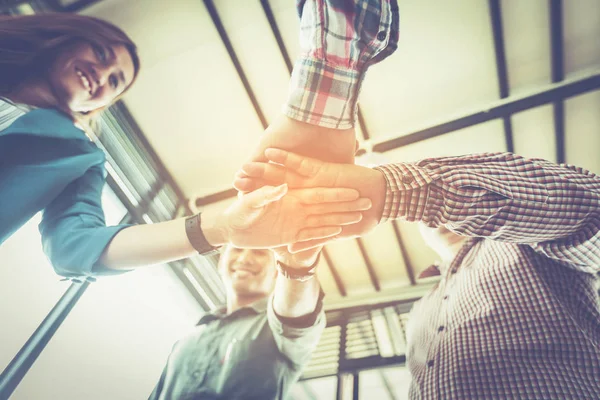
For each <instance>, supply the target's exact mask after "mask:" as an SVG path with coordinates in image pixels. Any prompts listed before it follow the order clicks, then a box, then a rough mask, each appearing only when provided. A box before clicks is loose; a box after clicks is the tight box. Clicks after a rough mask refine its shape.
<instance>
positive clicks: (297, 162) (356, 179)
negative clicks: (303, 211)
mask: <svg viewBox="0 0 600 400" xmlns="http://www.w3.org/2000/svg"><path fill="white" fill-rule="evenodd" d="M264 155H265V158H266V159H267V160H268V161H269V162H268V163H267V162H250V163H247V164H245V165H244V166H243V167H242V170H241V171H240V172H239V173H238V174H237V176H236V179H235V181H234V187H235V188H236V189H238V190H239V191H242V192H251V191H253V190H257V189H258V188H261V187H265V185H280V184H284V183H285V184H287V185H288V186H289V187H290V188H314V187H319V188H321V190H325V189H326V188H329V190H332V191H333V192H332V193H331V194H330V195H333V193H344V192H345V191H346V190H351V189H354V190H356V193H360V195H361V196H363V197H365V198H370V199H371V200H372V204H373V207H371V208H369V209H363V210H361V211H363V212H362V219H360V220H354V221H352V222H350V223H346V224H339V226H340V229H339V231H338V232H337V233H333V232H334V230H333V229H331V230H327V231H326V232H319V233H321V234H316V233H317V232H316V231H315V232H311V234H310V235H306V234H305V235H303V236H302V239H299V240H302V241H300V242H298V243H294V244H293V245H291V246H290V247H289V249H290V251H292V252H297V251H301V250H304V249H308V248H311V247H315V246H320V245H322V244H324V243H326V242H327V241H329V240H331V238H332V237H333V236H335V237H336V238H341V237H353V236H360V235H363V234H365V233H367V232H368V231H370V230H371V229H373V228H374V227H375V226H376V225H377V224H378V223H379V220H380V219H381V214H382V212H383V203H384V200H385V178H384V177H383V174H382V173H381V172H379V171H377V170H374V169H371V168H366V167H361V166H358V165H353V164H334V163H328V162H323V161H320V160H316V159H313V158H308V157H303V156H300V155H298V154H294V153H290V152H288V151H285V150H280V149H267V150H265V153H264ZM343 188H346V189H343ZM258 190H262V189H258ZM253 193H255V192H253ZM315 205H316V204H314V203H313V206H315ZM338 222H339V221H338ZM305 233H306V232H305ZM309 236H312V239H308V237H309ZM318 236H321V237H318Z"/></svg>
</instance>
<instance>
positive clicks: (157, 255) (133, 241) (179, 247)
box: [100, 212, 226, 269]
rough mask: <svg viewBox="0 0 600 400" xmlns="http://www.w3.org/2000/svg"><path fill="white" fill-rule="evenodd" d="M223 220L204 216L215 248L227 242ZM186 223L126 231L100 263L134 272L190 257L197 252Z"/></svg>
mask: <svg viewBox="0 0 600 400" xmlns="http://www.w3.org/2000/svg"><path fill="white" fill-rule="evenodd" d="M219 216H220V214H218V213H213V212H206V213H203V214H202V220H201V221H202V232H203V233H204V236H205V237H206V239H207V241H208V242H209V243H210V244H211V245H213V246H220V245H222V244H224V243H225V242H226V238H225V237H224V235H223V230H222V229H221V228H219V227H218V226H217V225H218V222H217V220H218V218H219ZM185 219H186V218H178V219H174V220H171V221H166V222H160V223H156V224H148V225H137V226H132V227H129V228H126V229H123V230H122V231H120V232H119V233H117V234H116V235H115V237H114V238H113V240H112V241H111V242H110V243H109V244H108V246H107V247H106V249H105V250H104V253H103V254H102V256H101V258H100V263H101V264H102V265H104V266H106V267H108V268H111V269H131V268H136V267H142V266H146V265H153V264H162V263H166V262H171V261H175V260H180V259H182V258H186V257H190V256H191V255H193V254H194V253H196V250H195V249H194V247H193V246H192V244H191V243H190V241H189V239H188V237H187V234H186V231H185Z"/></svg>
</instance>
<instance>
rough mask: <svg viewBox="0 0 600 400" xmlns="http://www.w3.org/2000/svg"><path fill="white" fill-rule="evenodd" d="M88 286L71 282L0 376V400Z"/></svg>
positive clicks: (18, 379) (34, 359)
mask: <svg viewBox="0 0 600 400" xmlns="http://www.w3.org/2000/svg"><path fill="white" fill-rule="evenodd" d="M89 285H90V282H88V281H84V282H83V283H78V282H73V283H72V284H71V286H69V288H68V289H67V291H66V292H65V294H63V295H62V297H61V298H60V300H59V301H58V303H56V305H55V306H54V307H53V308H52V311H50V313H49V314H48V315H47V316H46V318H44V320H43V321H42V323H41V324H40V326H38V328H37V329H36V330H35V332H33V334H32V335H31V337H30V338H29V339H28V340H27V343H25V345H24V346H23V347H22V348H21V350H19V352H18V353H17V355H16V356H15V357H14V358H13V359H12V360H11V362H10V364H8V366H7V367H6V369H5V370H4V371H2V374H1V375H0V399H8V398H9V397H10V395H11V394H12V393H13V391H14V390H15V389H16V387H17V386H18V385H19V383H20V382H21V380H22V379H23V377H24V376H25V374H26V373H27V371H29V369H30V368H31V366H32V365H33V363H34V362H35V361H36V360H37V358H38V357H39V355H40V354H41V353H42V351H43V350H44V348H45V347H46V345H47V344H48V342H49V341H50V339H52V337H53V336H54V334H55V333H56V331H57V330H58V328H59V327H60V326H61V324H62V323H63V321H64V320H65V319H66V317H67V315H68V314H69V312H71V310H72V309H73V307H74V306H75V304H77V301H79V298H80V297H81V296H82V295H83V293H84V292H85V291H86V289H87V288H88V286H89Z"/></svg>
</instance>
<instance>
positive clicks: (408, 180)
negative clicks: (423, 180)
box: [402, 174, 415, 184]
mask: <svg viewBox="0 0 600 400" xmlns="http://www.w3.org/2000/svg"><path fill="white" fill-rule="evenodd" d="M414 180H415V178H413V177H412V176H410V175H406V174H402V183H406V184H408V183H411V182H412V181H414Z"/></svg>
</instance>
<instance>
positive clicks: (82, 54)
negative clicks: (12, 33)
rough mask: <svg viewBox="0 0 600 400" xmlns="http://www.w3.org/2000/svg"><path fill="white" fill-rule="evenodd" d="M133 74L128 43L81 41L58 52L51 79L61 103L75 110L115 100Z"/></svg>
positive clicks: (52, 87)
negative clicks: (104, 45) (107, 44)
mask: <svg viewBox="0 0 600 400" xmlns="http://www.w3.org/2000/svg"><path fill="white" fill-rule="evenodd" d="M134 73H135V69H134V65H133V60H132V58H131V55H130V54H129V51H128V50H127V48H126V47H125V46H123V45H115V46H107V47H101V46H96V45H92V44H90V43H87V42H83V41H81V42H77V43H75V44H73V45H72V46H70V47H68V48H67V49H65V50H64V51H63V52H62V53H60V54H59V55H58V57H57V58H56V59H55V60H54V62H53V63H52V66H51V67H50V71H49V76H48V78H49V84H50V87H51V89H52V91H53V93H54V95H55V96H56V97H57V98H58V101H59V104H61V105H65V106H67V107H68V108H69V109H70V110H71V111H73V112H88V111H93V110H96V109H98V108H101V107H104V106H107V105H109V104H110V103H112V102H113V100H114V99H115V98H116V97H117V96H118V95H119V94H121V93H122V92H123V91H124V90H125V89H127V87H128V86H129V85H130V84H131V82H132V81H133V78H134Z"/></svg>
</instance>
